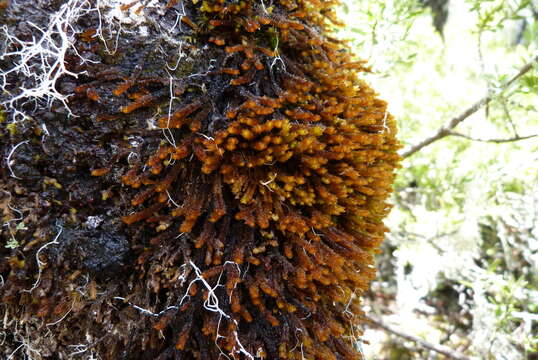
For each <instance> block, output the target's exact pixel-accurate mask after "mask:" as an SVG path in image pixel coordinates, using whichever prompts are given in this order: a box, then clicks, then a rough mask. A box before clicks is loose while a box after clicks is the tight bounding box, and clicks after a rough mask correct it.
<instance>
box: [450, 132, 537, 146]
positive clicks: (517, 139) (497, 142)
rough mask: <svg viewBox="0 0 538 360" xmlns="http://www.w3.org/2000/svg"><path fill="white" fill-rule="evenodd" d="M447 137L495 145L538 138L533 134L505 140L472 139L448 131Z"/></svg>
mask: <svg viewBox="0 0 538 360" xmlns="http://www.w3.org/2000/svg"><path fill="white" fill-rule="evenodd" d="M448 135H452V136H459V137H462V138H465V139H468V140H472V141H480V142H490V143H496V144H502V143H507V142H514V141H519V140H526V139H530V138H533V137H537V136H538V134H534V135H528V136H519V135H517V136H514V137H511V138H507V139H478V138H474V137H472V136H469V135H465V134H462V133H459V132H456V131H449V133H448Z"/></svg>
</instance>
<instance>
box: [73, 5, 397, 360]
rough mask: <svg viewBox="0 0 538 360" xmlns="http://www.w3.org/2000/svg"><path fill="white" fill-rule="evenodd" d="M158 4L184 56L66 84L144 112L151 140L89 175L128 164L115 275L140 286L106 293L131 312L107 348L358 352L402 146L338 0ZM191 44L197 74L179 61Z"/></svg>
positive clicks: (111, 111) (325, 357)
mask: <svg viewBox="0 0 538 360" xmlns="http://www.w3.org/2000/svg"><path fill="white" fill-rule="evenodd" d="M135 3H136V1H135ZM164 3H166V5H165V6H164V9H165V10H163V11H167V10H166V9H168V10H170V9H176V8H177V9H179V10H178V11H177V12H178V13H180V14H181V16H178V21H177V24H176V26H177V27H178V28H179V27H180V26H182V27H183V28H185V29H188V31H189V36H190V38H191V41H189V42H188V43H186V42H185V44H186V45H185V48H184V49H182V50H181V51H185V52H186V54H187V55H186V56H184V57H182V56H179V57H178V58H173V57H171V58H170V59H166V61H168V62H167V64H166V66H167V67H168V68H167V69H164V70H161V69H154V68H152V66H154V64H155V63H152V60H151V59H149V60H147V59H146V60H145V61H140V62H138V63H137V65H136V66H131V67H128V69H127V70H125V69H121V64H122V63H121V61H124V60H118V61H119V64H120V65H117V63H116V64H114V62H113V61H110V62H109V63H110V65H108V66H109V68H110V69H112V71H111V73H112V74H113V73H114V71H115V70H114V69H116V68H117V67H119V68H120V70H121V71H122V73H121V74H117V75H106V71H107V69H101V70H100V71H101V73H100V74H101V75H99V76H100V80H99V81H94V82H91V81H88V82H87V84H79V85H78V86H77V87H76V88H75V93H76V94H78V95H77V96H79V97H81V98H86V101H89V102H92V101H93V102H94V103H98V102H103V101H105V99H115V100H106V101H119V102H120V103H119V105H118V106H116V107H115V108H114V106H110V107H109V108H108V113H104V112H102V113H100V114H98V115H97V120H98V121H101V122H110V123H114V122H118V121H120V122H121V121H123V122H128V121H130V120H129V119H131V118H133V117H136V116H139V117H141V115H140V114H142V113H143V112H144V111H145V112H146V113H147V114H148V115H147V116H146V117H147V118H148V119H146V120H148V122H149V123H152V126H153V128H151V127H150V130H149V132H150V133H151V134H153V135H152V136H153V137H154V138H156V139H157V140H156V141H153V143H152V144H153V145H151V146H145V147H140V148H139V149H138V150H137V149H136V148H135V147H132V148H131V149H129V147H127V150H126V151H125V152H124V154H123V155H124V156H127V155H128V154H129V152H131V155H130V156H129V161H123V162H121V161H117V160H114V161H116V162H113V163H111V164H110V165H109V166H108V165H106V164H105V165H104V166H103V167H96V168H94V169H93V172H92V175H93V176H94V177H96V178H98V177H101V176H103V177H107V176H112V175H111V174H113V173H119V174H120V176H118V177H117V181H119V182H121V185H122V187H121V189H119V187H118V186H116V187H115V188H114V190H113V191H115V192H119V193H120V194H122V195H121V198H122V199H125V198H127V199H128V201H129V202H130V205H129V206H125V207H124V211H123V216H122V218H121V220H122V222H123V223H124V224H126V228H127V229H128V230H126V231H130V232H133V233H135V232H136V233H137V234H143V235H140V237H139V238H140V239H141V240H140V241H141V242H140V243H139V244H134V245H133V246H132V248H133V249H134V250H133V251H134V253H135V254H136V256H135V257H134V258H133V259H132V264H131V266H132V270H131V271H132V272H131V273H130V274H129V276H130V277H129V279H127V280H122V281H121V282H122V283H125V284H131V285H130V288H129V291H130V293H131V294H134V295H131V296H130V297H129V298H126V296H125V295H126V292H127V287H126V286H125V287H124V288H123V287H122V286H123V285H118V287H116V288H114V290H110V293H109V294H112V295H109V296H110V298H112V296H116V297H121V299H122V301H116V303H115V304H116V306H117V307H121V306H123V307H127V308H130V309H131V310H132V311H131V312H130V315H129V316H126V315H125V316H124V317H122V316H123V315H121V316H120V315H118V317H114V316H113V315H110V316H109V317H110V320H109V321H110V322H111V323H110V325H109V326H110V329H111V330H108V332H109V333H110V335H108V336H109V337H105V338H104V340H102V341H103V344H106V343H113V346H112V347H109V348H108V349H104V350H103V352H102V354H103V355H102V356H103V357H104V358H112V356H113V355H114V356H117V357H116V358H134V357H132V356H134V354H135V353H136V352H140V353H141V354H144V355H143V356H144V358H146V357H147V358H160V359H161V358H162V359H168V358H175V359H203V360H217V359H220V358H221V357H229V358H234V359H296V360H301V359H319V360H332V359H334V360H336V359H360V358H361V355H360V353H359V351H358V350H357V348H356V347H355V343H356V341H357V336H358V334H359V333H360V331H359V330H358V329H357V325H359V324H360V323H361V319H362V312H361V309H360V297H361V295H362V294H363V293H364V292H365V291H366V290H367V289H368V286H369V283H370V281H371V280H372V279H373V278H374V276H375V268H374V259H373V257H374V254H375V253H376V251H377V250H378V248H379V245H380V243H381V242H382V240H383V237H384V233H385V232H386V231H387V229H386V228H385V226H384V225H383V218H384V217H385V216H386V215H387V213H388V211H389V208H390V206H389V205H388V204H387V203H386V199H387V197H388V195H389V194H390V192H391V185H392V182H393V179H394V170H395V168H396V167H397V166H398V161H399V156H398V155H397V153H396V150H397V149H398V148H399V143H398V141H397V139H396V128H395V121H394V119H393V117H392V116H391V115H390V114H388V113H387V110H386V103H385V102H384V101H382V100H380V99H378V98H377V97H376V94H375V92H374V91H373V90H372V89H371V88H370V87H369V86H368V85H367V84H366V83H365V82H364V81H362V80H360V79H359V77H358V75H359V74H360V73H361V72H365V71H368V69H367V68H366V67H365V64H364V62H362V61H357V60H356V59H355V57H354V55H353V54H352V53H351V51H350V49H349V48H348V46H347V45H346V43H345V42H343V41H340V40H337V39H335V38H333V37H332V36H331V35H330V33H331V31H332V30H334V28H335V26H337V25H341V24H340V23H339V22H338V20H337V19H336V17H335V8H336V7H337V6H338V1H336V0H334V1H330V0H329V1H316V0H274V1H272V2H269V1H263V0H243V1H226V0H203V1H184V2H181V1H177V0H176V1H174V0H170V1H168V2H166V1H165V2H164ZM183 5H184V6H185V8H183V9H181V6H183ZM133 6H135V7H136V6H138V5H133ZM141 8H142V7H141ZM123 10H124V11H128V9H123ZM145 10H147V9H145ZM145 10H143V9H141V10H140V11H145ZM180 10H181V11H180ZM129 11H130V10H129ZM162 31H165V29H163V30H162ZM120 36H122V34H121V33H120ZM167 36H168V37H164V36H163V39H164V40H162V42H163V43H167V39H168V40H169V37H170V36H171V35H167ZM178 41H179V40H178ZM86 42H88V43H90V44H91V43H93V44H94V45H87V47H91V46H98V45H96V44H97V40H96V38H95V37H91V36H89V37H88V39H86ZM170 43H172V44H173V42H170V41H168V43H167V46H168V47H167V48H166V49H165V50H166V52H167V53H168V54H170V53H171V52H170V46H171V45H170ZM112 45H113V44H112ZM109 46H110V45H109ZM120 50H121V44H120ZM120 50H118V53H119V52H120ZM135 51H138V50H135ZM141 51H143V50H141ZM192 54H198V55H192ZM200 54H202V56H201V57H203V58H204V59H200ZM191 55H192V57H193V58H196V56H198V59H199V60H197V61H199V62H201V63H204V61H205V63H204V64H205V65H204V66H203V68H202V67H200V68H197V65H196V64H191V68H190V69H187V70H185V67H186V65H185V64H187V63H188V62H189V61H190V60H189V59H188V56H191ZM129 56H130V55H129ZM157 56H160V57H163V55H162V54H161V55H157ZM176 60H177V62H176ZM195 62H196V61H193V63H195ZM110 69H108V70H110ZM144 69H146V70H147V69H150V70H148V72H147V74H144ZM165 70H166V71H165ZM181 71H182V72H183V73H180V72H181ZM103 74H104V75H103ZM141 74H143V75H141ZM96 78H99V77H97V76H96ZM103 79H104V80H103ZM103 83H106V86H104V85H103ZM113 105H117V104H116V103H113ZM144 131H145V133H148V130H145V129H144ZM143 133H144V132H143V131H141V132H140V133H137V134H139V135H140V134H143ZM126 136H127V135H126ZM140 137H141V138H143V135H140ZM118 196H119V195H118ZM112 281H114V280H112ZM120 290H121V291H120ZM122 291H123V292H122ZM111 301H112V300H111ZM134 305H136V306H138V307H139V308H138V309H136V308H134V307H133V306H134ZM143 305H144V306H143ZM103 306H104V305H103ZM150 306H151V307H152V314H153V315H151V316H147V315H148V313H144V312H143V311H141V310H140V308H147V307H150ZM137 310H138V311H137ZM134 318H136V319H139V318H141V319H143V320H140V321H139V322H136V323H133V324H134V325H132V326H126V325H125V324H126V323H127V322H128V321H131V320H130V319H134ZM133 321H134V320H133ZM136 321H138V320H136ZM122 324H123V325H122ZM144 324H145V325H144ZM100 346H101V345H98V346H97V347H96V348H99V347H100ZM111 349H114V350H111ZM107 351H110V352H109V353H107ZM111 354H113V355H111ZM122 354H123V355H122ZM129 354H130V355H129ZM122 356H124V357H122ZM159 356H160V357H159Z"/></svg>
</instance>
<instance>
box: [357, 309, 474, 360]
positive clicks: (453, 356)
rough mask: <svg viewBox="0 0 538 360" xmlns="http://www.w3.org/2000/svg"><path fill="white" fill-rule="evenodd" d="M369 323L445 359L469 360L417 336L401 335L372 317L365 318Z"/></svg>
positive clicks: (401, 333)
mask: <svg viewBox="0 0 538 360" xmlns="http://www.w3.org/2000/svg"><path fill="white" fill-rule="evenodd" d="M366 318H367V319H368V320H369V321H370V322H372V324H374V325H375V326H377V327H379V328H381V329H383V330H386V331H388V332H390V333H392V334H394V335H397V336H399V337H401V338H404V339H406V340H409V341H412V342H414V343H416V344H418V345H420V346H422V347H423V348H425V349H428V350H431V351H435V352H436V353H439V354H443V355H445V356H446V357H448V358H449V359H456V360H470V358H468V357H467V356H465V355H463V354H460V353H459V352H457V351H455V350H453V349H451V348H449V347H447V346H444V345H438V344H432V343H430V342H428V341H426V340H423V339H421V338H419V337H417V336H414V335H409V334H406V333H403V332H402V331H400V330H397V329H395V328H394V327H392V326H390V325H387V324H385V323H383V322H382V321H381V320H378V319H375V318H373V317H372V316H367V317H366Z"/></svg>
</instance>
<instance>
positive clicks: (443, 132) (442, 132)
mask: <svg viewBox="0 0 538 360" xmlns="http://www.w3.org/2000/svg"><path fill="white" fill-rule="evenodd" d="M537 61H538V54H537V55H536V56H534V58H533V59H532V60H531V61H529V62H528V63H527V64H525V66H523V67H522V68H521V69H520V70H519V72H518V73H517V74H515V75H514V76H513V77H512V78H510V79H509V80H508V81H507V82H505V83H504V84H503V85H502V86H501V87H500V88H499V89H498V90H497V91H496V93H494V94H491V95H487V96H485V97H483V98H482V99H480V100H478V101H477V102H475V103H474V104H473V105H471V106H470V107H469V108H467V109H466V110H465V111H464V112H462V113H461V114H460V115H459V116H456V117H454V118H452V119H451V120H450V121H449V122H448V123H446V124H445V125H443V126H442V127H441V128H439V129H438V130H437V131H436V132H435V133H434V134H433V135H431V136H430V137H428V138H426V139H424V140H422V141H421V142H419V143H418V144H416V145H413V146H411V147H410V148H409V149H407V150H404V151H403V152H402V154H401V156H402V157H403V158H407V157H409V156H411V155H413V154H414V153H416V152H418V151H419V150H422V148H424V147H426V146H428V145H430V144H431V143H433V142H435V141H437V140H440V139H442V138H444V137H446V136H448V135H451V134H450V132H451V130H452V129H454V128H455V127H456V126H458V125H459V124H460V123H461V122H463V121H464V120H465V119H467V118H468V117H469V116H471V115H472V114H474V113H475V112H477V111H478V110H480V108H482V107H483V106H484V105H486V104H489V103H490V102H491V100H493V98H494V97H495V96H496V95H498V94H499V93H501V92H503V91H505V90H506V89H508V88H509V87H510V86H511V85H512V84H513V83H514V82H515V81H516V80H517V79H519V78H520V77H521V76H523V75H525V74H526V73H527V72H529V71H530V70H531V69H532V66H533V64H534V63H535V62H537Z"/></svg>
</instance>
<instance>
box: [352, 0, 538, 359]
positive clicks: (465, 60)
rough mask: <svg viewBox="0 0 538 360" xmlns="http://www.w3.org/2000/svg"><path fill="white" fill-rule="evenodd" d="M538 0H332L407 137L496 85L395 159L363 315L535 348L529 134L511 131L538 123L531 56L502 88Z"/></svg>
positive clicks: (471, 343) (534, 166)
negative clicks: (340, 5) (484, 101)
mask: <svg viewBox="0 0 538 360" xmlns="http://www.w3.org/2000/svg"><path fill="white" fill-rule="evenodd" d="M537 11H538V2H536V1H529V0H520V1H509V0H465V1H464V0H452V1H450V2H447V1H443V0H441V1H439V0H423V1H422V2H420V1H414V0H390V1H377V0H376V1H365V0H349V1H348V2H347V3H346V6H345V7H344V9H343V10H342V13H343V16H344V17H345V19H346V25H347V28H346V32H345V33H343V34H341V36H342V37H344V38H348V39H352V40H351V41H353V42H354V46H355V50H356V52H357V54H358V55H359V56H360V57H362V58H366V59H367V60H369V63H370V64H371V65H372V69H373V73H372V74H371V75H370V78H369V80H370V82H371V83H373V86H374V88H375V89H377V90H378V91H379V92H380V94H381V96H382V97H383V98H385V99H386V100H387V101H388V102H389V107H390V111H391V112H392V113H393V114H394V115H395V117H396V118H397V119H398V121H399V128H400V139H401V140H402V142H403V144H404V147H405V148H409V147H410V146H411V145H413V144H416V143H418V142H419V141H421V140H423V139H424V138H427V137H428V136H430V134H431V133H432V132H434V131H435V130H436V129H438V128H439V127H441V126H443V125H444V124H446V123H447V122H448V121H449V120H450V119H451V118H453V117H454V116H457V115H459V114H460V113H462V112H463V111H464V110H465V109H467V108H468V107H469V106H471V105H472V104H473V103H474V102H476V101H478V100H479V99H480V98H482V97H483V96H485V95H487V94H490V95H492V96H494V99H493V101H492V102H491V103H490V104H489V105H488V106H484V107H483V108H481V109H480V110H479V111H478V112H477V113H475V114H474V115H472V116H470V117H469V118H467V119H466V120H465V121H464V122H463V123H461V124H460V125H459V126H458V127H456V128H455V129H454V132H455V133H456V134H454V135H452V136H448V137H445V138H443V139H441V140H439V141H436V142H434V143H433V144H432V145H431V146H429V147H425V148H423V149H422V150H420V151H419V152H417V153H415V154H414V155H411V156H410V157H407V158H406V159H405V160H404V161H403V168H402V169H401V171H400V172H399V177H398V179H397V182H396V185H395V193H394V197H393V203H394V205H395V207H394V209H393V211H392V214H391V215H390V218H389V221H388V225H389V227H390V229H391V232H390V233H389V234H388V239H387V241H386V242H385V245H384V252H383V254H381V255H379V259H378V268H379V274H378V280H377V281H376V282H375V283H374V284H373V286H372V291H371V296H370V299H369V300H368V305H369V308H368V309H369V314H371V316H372V317H373V318H375V319H379V321H380V322H381V323H382V324H386V325H389V326H391V327H392V329H400V330H402V331H403V332H404V333H405V334H408V335H411V336H418V337H420V338H422V339H424V340H425V341H427V342H428V343H430V344H434V345H439V346H440V347H442V346H445V347H447V348H449V349H451V351H453V357H454V358H458V356H461V358H471V359H475V358H476V359H510V360H512V359H525V358H529V359H533V358H537V357H538V337H537V335H536V334H538V275H537V274H538V171H537V170H538V137H530V138H528V139H520V138H523V137H526V136H532V135H535V134H538V111H537V108H536V107H537V106H538V96H537V95H538V64H537V63H536V62H534V65H533V66H534V69H531V70H530V71H529V72H527V73H526V74H525V75H524V76H522V77H521V78H519V79H518V81H517V82H516V83H514V84H513V86H511V87H509V88H508V89H506V90H505V91H501V90H502V84H503V83H504V82H505V81H506V80H507V79H508V78H509V77H511V76H513V75H514V74H516V73H517V72H518V70H519V69H520V68H521V67H522V66H523V65H524V64H525V63H528V62H529V61H531V59H533V58H534V57H535V56H536V54H537V51H538V21H537V19H538V12H537ZM445 21H446V23H445ZM436 28H437V30H436ZM479 140H502V141H496V142H491V141H479ZM507 140H509V141H507ZM400 335H401V334H400ZM364 340H365V341H368V342H369V344H364V345H363V349H364V352H365V354H366V356H367V358H369V359H381V358H382V359H438V358H439V359H441V358H445V356H444V355H441V354H439V353H438V352H436V351H432V350H428V349H427V348H426V347H425V346H424V344H422V345H421V344H418V343H417V342H414V341H409V340H407V339H404V338H403V337H402V336H397V335H395V334H393V333H391V332H390V331H387V330H386V329H380V328H379V327H378V326H374V325H372V326H371V327H369V328H367V329H366V333H365V335H364Z"/></svg>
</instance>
